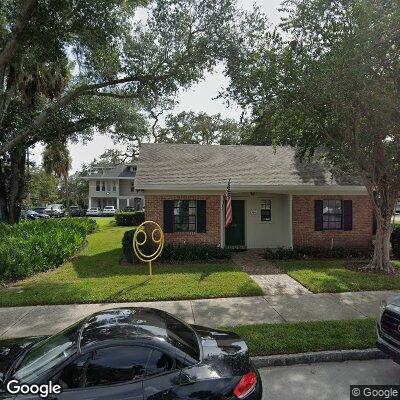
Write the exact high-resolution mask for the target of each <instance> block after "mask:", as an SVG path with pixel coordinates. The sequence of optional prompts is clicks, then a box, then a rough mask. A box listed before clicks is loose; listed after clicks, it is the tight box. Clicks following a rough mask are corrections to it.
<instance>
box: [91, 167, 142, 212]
mask: <svg viewBox="0 0 400 400" xmlns="http://www.w3.org/2000/svg"><path fill="white" fill-rule="evenodd" d="M135 176H136V164H118V165H114V166H107V165H98V166H96V167H94V168H93V169H92V171H91V173H90V174H89V175H88V176H86V177H85V179H86V180H87V181H88V182H89V201H88V205H89V208H91V207H99V208H100V209H103V208H104V207H105V206H114V207H116V208H117V209H124V208H125V207H128V206H130V207H134V208H135V210H137V211H139V210H142V209H143V207H144V196H143V194H142V193H141V192H139V191H137V190H136V188H135Z"/></svg>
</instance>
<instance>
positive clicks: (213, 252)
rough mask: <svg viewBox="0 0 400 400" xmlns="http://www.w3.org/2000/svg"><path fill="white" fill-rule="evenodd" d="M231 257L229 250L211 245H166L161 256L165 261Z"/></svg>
mask: <svg viewBox="0 0 400 400" xmlns="http://www.w3.org/2000/svg"><path fill="white" fill-rule="evenodd" d="M231 257H232V255H231V252H230V251H229V250H227V249H223V248H221V247H217V246H212V245H209V244H180V245H175V244H166V245H165V246H164V250H163V252H162V255H161V258H162V259H163V260H165V261H207V260H224V259H230V258H231Z"/></svg>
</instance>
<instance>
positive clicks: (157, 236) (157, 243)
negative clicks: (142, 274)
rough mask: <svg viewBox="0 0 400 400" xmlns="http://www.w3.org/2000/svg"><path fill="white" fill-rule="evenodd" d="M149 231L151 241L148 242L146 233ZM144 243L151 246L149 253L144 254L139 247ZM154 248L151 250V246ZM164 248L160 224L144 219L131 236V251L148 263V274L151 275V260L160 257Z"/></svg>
mask: <svg viewBox="0 0 400 400" xmlns="http://www.w3.org/2000/svg"><path fill="white" fill-rule="evenodd" d="M150 232H151V242H150V241H149V242H148V240H147V239H148V233H150ZM144 245H148V247H149V248H151V249H152V250H151V251H152V253H151V254H145V253H144V252H143V251H142V250H141V249H140V248H141V247H142V248H143V246H144ZM154 247H155V250H154V251H153V248H154ZM163 248H164V232H163V231H162V229H161V227H160V225H158V224H157V222H154V221H144V222H143V223H142V224H140V225H139V226H138V227H137V229H136V232H135V234H134V236H133V251H134V252H135V254H136V257H137V258H138V259H139V260H141V261H144V262H147V263H148V264H149V274H150V276H152V275H153V267H152V262H153V261H154V260H156V259H157V258H158V257H160V255H161V253H162V251H163Z"/></svg>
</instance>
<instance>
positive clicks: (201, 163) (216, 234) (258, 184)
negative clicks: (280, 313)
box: [136, 144, 373, 248]
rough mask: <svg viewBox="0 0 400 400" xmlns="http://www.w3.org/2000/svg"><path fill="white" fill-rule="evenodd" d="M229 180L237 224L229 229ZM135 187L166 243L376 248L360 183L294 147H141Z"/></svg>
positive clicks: (147, 213)
mask: <svg viewBox="0 0 400 400" xmlns="http://www.w3.org/2000/svg"><path fill="white" fill-rule="evenodd" d="M229 178H230V179H231V189H232V208H233V224H232V225H231V226H230V227H228V228H225V204H224V193H225V190H226V186H227V181H228V179H229ZM136 187H137V189H139V190H141V191H143V193H144V196H145V202H146V219H147V220H154V221H156V222H158V223H159V224H160V225H161V226H162V227H163V229H164V232H165V237H166V241H167V242H173V243H209V244H212V245H216V246H222V247H229V248H277V247H296V246H297V247H298V246H315V247H345V246H349V247H360V248H367V247H370V246H371V243H372V229H373V227H372V225H373V224H372V208H371V205H370V202H369V199H368V196H367V193H366V189H365V187H364V186H363V185H362V184H360V183H359V182H358V181H357V179H355V178H349V177H345V176H343V175H339V174H334V173H333V172H332V170H331V169H330V168H328V167H327V166H325V165H323V164H322V163H321V162H300V161H299V159H298V158H297V157H296V154H295V150H294V149H292V148H290V147H277V148H273V147H270V146H230V145H229V146H203V145H194V144H143V145H142V147H141V150H140V157H139V163H138V169H137V174H136Z"/></svg>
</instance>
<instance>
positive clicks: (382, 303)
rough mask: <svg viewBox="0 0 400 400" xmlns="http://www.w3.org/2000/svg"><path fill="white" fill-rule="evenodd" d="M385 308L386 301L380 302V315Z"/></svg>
mask: <svg viewBox="0 0 400 400" xmlns="http://www.w3.org/2000/svg"><path fill="white" fill-rule="evenodd" d="M386 307H387V301H386V300H382V301H381V307H380V309H381V314H382V313H383V312H384V311H385V309H386Z"/></svg>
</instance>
